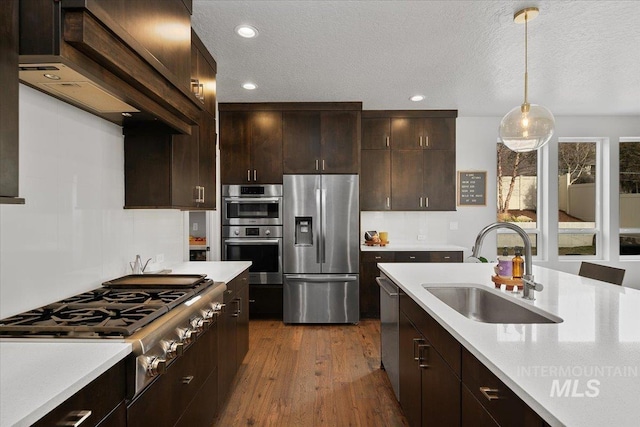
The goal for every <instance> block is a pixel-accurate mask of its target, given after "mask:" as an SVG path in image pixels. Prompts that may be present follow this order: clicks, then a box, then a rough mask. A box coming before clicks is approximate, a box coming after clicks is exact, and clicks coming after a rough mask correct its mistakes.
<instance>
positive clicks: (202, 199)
mask: <svg viewBox="0 0 640 427" xmlns="http://www.w3.org/2000/svg"><path fill="white" fill-rule="evenodd" d="M200 188H202V203H204V186H203V187H200Z"/></svg>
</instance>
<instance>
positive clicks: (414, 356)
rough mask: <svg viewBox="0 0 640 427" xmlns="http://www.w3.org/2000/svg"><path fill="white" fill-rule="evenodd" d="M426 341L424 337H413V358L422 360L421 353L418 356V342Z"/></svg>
mask: <svg viewBox="0 0 640 427" xmlns="http://www.w3.org/2000/svg"><path fill="white" fill-rule="evenodd" d="M421 342H424V340H423V339H422V338H414V339H413V360H415V361H420V355H418V356H416V344H417V343H421Z"/></svg>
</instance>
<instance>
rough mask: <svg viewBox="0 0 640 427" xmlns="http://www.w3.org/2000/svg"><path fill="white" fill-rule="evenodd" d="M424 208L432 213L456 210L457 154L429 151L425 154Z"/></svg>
mask: <svg viewBox="0 0 640 427" xmlns="http://www.w3.org/2000/svg"><path fill="white" fill-rule="evenodd" d="M423 159H424V167H423V176H424V183H423V188H424V192H423V196H424V201H423V204H422V206H423V208H424V209H425V210H430V211H455V210H456V171H455V170H456V152H455V151H451V150H428V151H425V152H424V154H423Z"/></svg>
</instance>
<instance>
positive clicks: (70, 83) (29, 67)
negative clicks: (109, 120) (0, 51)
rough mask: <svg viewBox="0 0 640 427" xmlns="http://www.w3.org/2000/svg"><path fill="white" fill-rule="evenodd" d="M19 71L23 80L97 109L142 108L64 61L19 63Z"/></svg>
mask: <svg viewBox="0 0 640 427" xmlns="http://www.w3.org/2000/svg"><path fill="white" fill-rule="evenodd" d="M19 75H20V80H21V81H22V82H24V83H27V84H29V85H31V86H33V87H35V88H37V89H39V90H41V91H43V92H46V93H50V94H51V95H53V96H55V97H57V98H63V99H64V100H66V101H69V102H71V103H76V104H80V105H81V106H83V107H85V108H88V109H90V110H93V111H94V112H97V113H102V114H105V113H120V114H122V113H139V112H140V110H138V109H137V108H135V107H133V106H131V105H129V104H127V103H126V102H124V101H123V100H121V99H119V98H117V97H115V96H114V95H112V94H111V93H109V92H108V91H107V90H106V89H103V88H102V87H100V85H98V84H96V83H95V82H92V81H90V79H88V78H87V77H85V76H83V75H82V74H80V73H78V72H77V71H75V70H73V69H71V68H70V67H67V66H66V65H64V64H60V63H40V64H20V72H19Z"/></svg>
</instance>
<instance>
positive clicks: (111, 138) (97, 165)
mask: <svg viewBox="0 0 640 427" xmlns="http://www.w3.org/2000/svg"><path fill="white" fill-rule="evenodd" d="M20 196H21V197H24V198H25V199H26V204H25V205H0V318H3V317H6V316H10V315H12V314H16V313H19V312H22V311H25V310H28V309H32V308H36V307H39V306H41V305H44V304H48V303H51V302H54V301H57V300H59V299H61V298H64V297H67V296H70V295H73V294H76V293H78V292H81V291H86V290H89V289H93V288H96V287H99V286H100V284H101V283H102V282H103V281H105V280H108V279H112V278H114V277H118V276H122V275H124V274H126V273H127V272H128V262H129V261H132V260H133V259H134V257H135V255H136V254H140V255H141V256H142V257H143V260H146V259H147V258H152V257H155V256H156V255H159V254H163V255H164V258H165V262H164V264H165V265H170V264H172V263H175V262H180V261H182V260H183V251H184V247H183V246H184V244H185V243H184V241H183V227H184V225H183V215H182V213H181V212H180V211H178V210H127V209H123V208H122V206H123V205H124V150H123V137H122V129H121V128H120V127H119V126H116V125H114V124H112V123H109V122H107V121H105V120H102V119H100V118H98V117H96V116H93V115H91V114H88V113H86V112H84V111H81V110H79V109H77V108H75V107H72V106H70V105H68V104H65V103H62V102H60V101H57V100H55V99H54V98H52V97H49V96H46V95H43V94H41V93H39V92H37V91H35V90H33V89H31V88H28V87H26V86H23V85H20ZM150 267H151V268H159V267H161V265H158V264H156V265H155V266H150Z"/></svg>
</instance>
